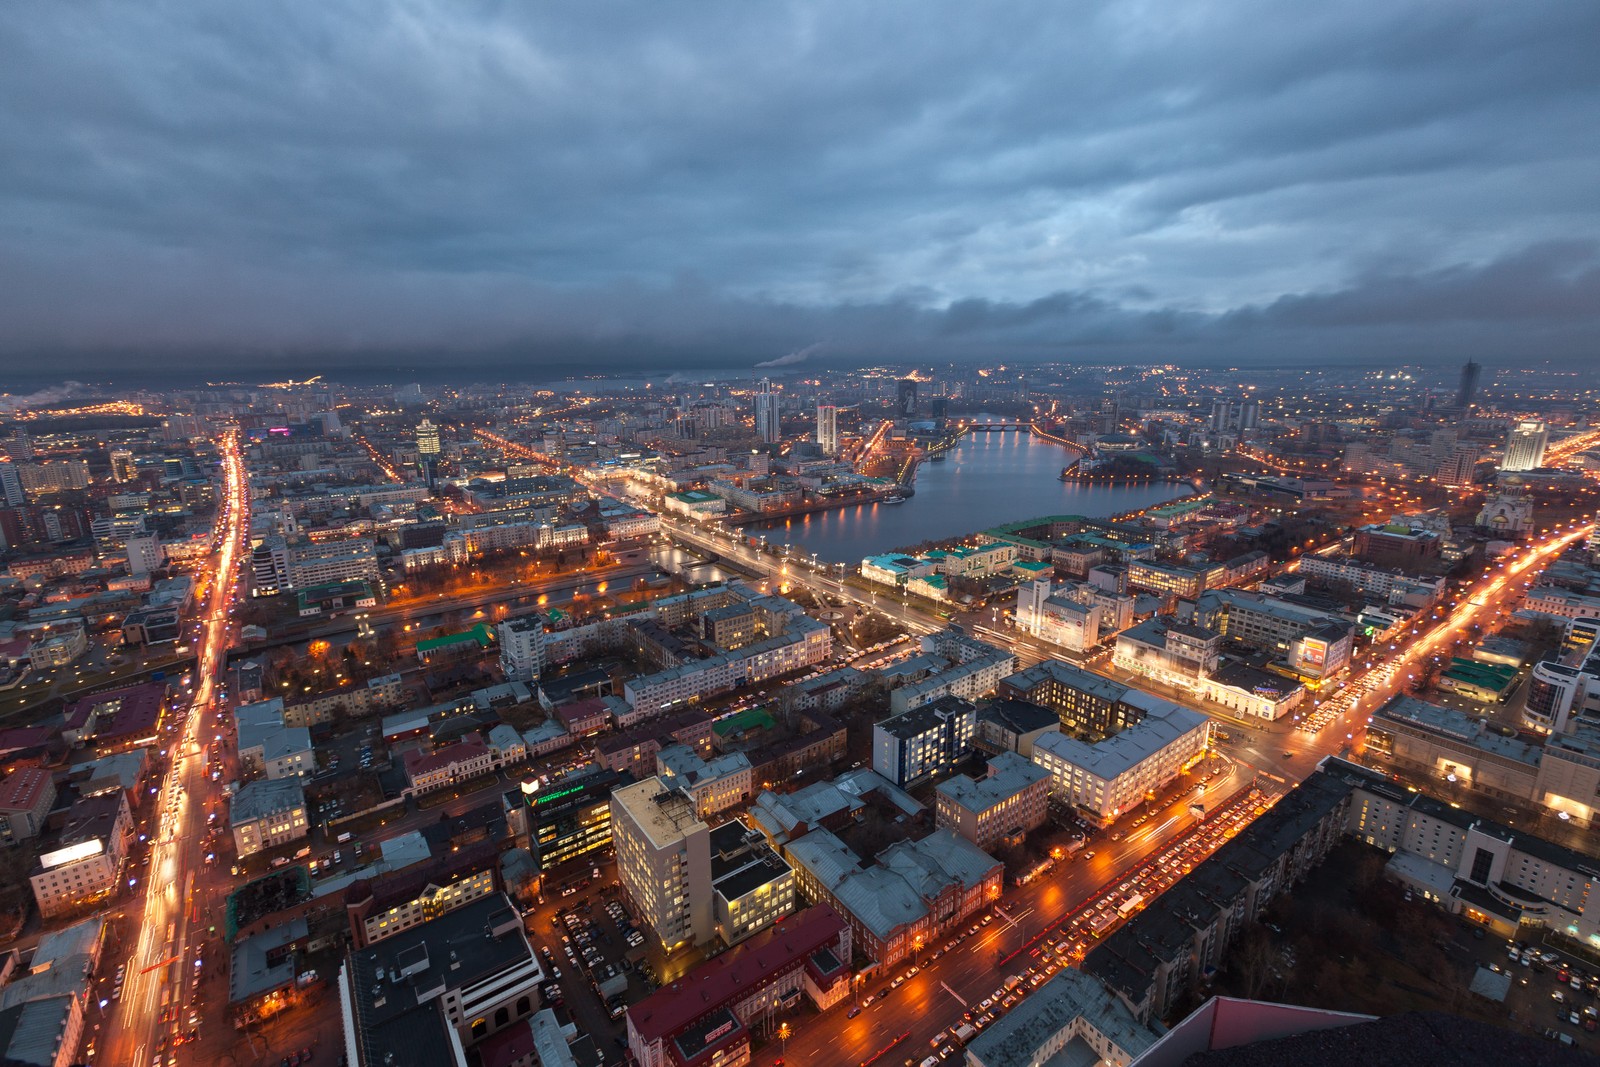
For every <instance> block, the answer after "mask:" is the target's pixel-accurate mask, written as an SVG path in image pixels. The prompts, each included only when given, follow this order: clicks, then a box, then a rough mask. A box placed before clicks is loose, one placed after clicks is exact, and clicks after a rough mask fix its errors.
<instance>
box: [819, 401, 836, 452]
mask: <svg viewBox="0 0 1600 1067" xmlns="http://www.w3.org/2000/svg"><path fill="white" fill-rule="evenodd" d="M817 447H818V448H819V449H821V450H822V454H823V455H824V456H837V455H838V454H839V409H838V408H836V407H834V406H833V405H832V404H818V405H817Z"/></svg>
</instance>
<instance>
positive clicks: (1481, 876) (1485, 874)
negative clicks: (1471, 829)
mask: <svg viewBox="0 0 1600 1067" xmlns="http://www.w3.org/2000/svg"><path fill="white" fill-rule="evenodd" d="M1493 865H1494V853H1492V852H1490V851H1489V850H1488V849H1486V848H1480V849H1478V850H1477V854H1476V855H1474V856H1473V857H1472V875H1471V876H1470V878H1469V879H1468V881H1471V882H1476V883H1477V884H1478V885H1486V884H1488V881H1489V869H1490V868H1491V867H1492V866H1493Z"/></svg>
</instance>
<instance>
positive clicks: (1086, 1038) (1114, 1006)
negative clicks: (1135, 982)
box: [966, 968, 1166, 1067]
mask: <svg viewBox="0 0 1600 1067" xmlns="http://www.w3.org/2000/svg"><path fill="white" fill-rule="evenodd" d="M1165 1032H1166V1031H1165V1029H1164V1028H1162V1027H1160V1026H1152V1025H1150V1024H1149V1023H1145V1022H1141V1021H1140V1020H1139V1019H1138V1018H1137V1017H1136V1016H1135V1015H1134V1014H1133V1012H1132V1011H1130V1010H1129V1009H1128V1006H1127V1005H1126V1004H1124V1003H1123V1002H1122V1000H1121V999H1120V998H1119V997H1118V996H1117V995H1116V994H1115V993H1113V992H1111V991H1110V990H1109V989H1107V988H1106V986H1105V984H1104V983H1103V982H1101V981H1100V980H1099V979H1097V978H1094V977H1092V976H1090V975H1087V974H1084V973H1083V972H1082V971H1079V970H1076V969H1073V968H1068V969H1066V970H1064V971H1062V972H1060V973H1059V974H1057V975H1056V976H1055V977H1054V978H1052V979H1050V981H1048V982H1046V983H1045V984H1044V985H1043V986H1040V987H1039V988H1038V989H1037V990H1035V991H1034V992H1033V993H1031V994H1029V995H1028V996H1026V997H1024V998H1023V999H1022V1002H1021V1003H1020V1004H1018V1005H1017V1006H1016V1007H1014V1008H1012V1009H1011V1010H1010V1011H1008V1012H1006V1013H1005V1015H1004V1016H1002V1017H1001V1018H1000V1019H999V1020H998V1021H996V1022H995V1023H994V1025H992V1026H990V1027H989V1028H988V1029H987V1030H985V1031H984V1032H983V1033H981V1034H979V1035H978V1036H977V1037H975V1038H973V1039H972V1041H971V1042H969V1043H968V1045H967V1049H966V1067H1040V1065H1042V1064H1046V1063H1050V1064H1055V1063H1058V1062H1059V1063H1061V1064H1068V1063H1073V1064H1095V1065H1099V1064H1108V1065H1115V1067H1126V1065H1128V1064H1130V1063H1132V1062H1133V1061H1134V1059H1135V1058H1136V1057H1137V1056H1139V1055H1140V1054H1142V1053H1143V1052H1145V1051H1146V1050H1147V1049H1149V1048H1150V1047H1151V1046H1152V1045H1154V1044H1155V1043H1156V1042H1157V1041H1159V1040H1160V1039H1161V1035H1162V1034H1164V1033H1165Z"/></svg>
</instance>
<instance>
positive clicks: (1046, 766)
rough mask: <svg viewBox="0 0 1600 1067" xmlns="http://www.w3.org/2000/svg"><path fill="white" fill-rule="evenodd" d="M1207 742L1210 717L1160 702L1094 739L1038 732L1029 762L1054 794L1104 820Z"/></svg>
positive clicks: (1180, 768) (1187, 762)
mask: <svg viewBox="0 0 1600 1067" xmlns="http://www.w3.org/2000/svg"><path fill="white" fill-rule="evenodd" d="M1210 743H1211V720H1210V719H1208V718H1206V717H1205V716H1204V715H1202V714H1200V713H1199V712H1198V711H1191V710H1189V709H1188V708H1185V707H1182V706H1180V705H1177V704H1172V703H1164V705H1160V706H1154V707H1152V708H1151V709H1150V710H1149V711H1148V712H1147V713H1146V715H1145V717H1144V719H1143V720H1142V721H1141V722H1139V723H1138V724H1137V725H1134V726H1130V727H1128V728H1127V729H1126V730H1123V731H1122V732H1121V733H1118V734H1115V735H1113V736H1112V737H1109V738H1107V739H1105V740H1103V741H1100V742H1098V743H1095V744H1088V743H1086V742H1083V741H1079V740H1078V739H1077V738H1074V737H1069V736H1067V735H1066V734H1056V735H1046V736H1044V737H1041V738H1040V739H1039V740H1038V741H1036V742H1035V743H1034V746H1033V762H1034V763H1036V764H1038V765H1039V767H1040V768H1042V769H1043V770H1044V771H1046V772H1047V773H1048V774H1049V776H1050V779H1051V788H1050V791H1051V793H1053V794H1054V795H1055V796H1056V797H1057V798H1059V799H1060V800H1062V801H1064V802H1065V803H1068V804H1071V805H1073V806H1075V807H1076V808H1078V809H1079V810H1080V811H1084V812H1088V813H1089V814H1090V815H1092V816H1093V817H1094V818H1096V819H1099V820H1101V821H1102V822H1107V823H1109V822H1112V821H1113V820H1115V819H1116V818H1117V817H1118V816H1120V815H1122V814H1123V813H1125V812H1127V811H1129V810H1131V809H1132V808H1133V807H1134V806H1135V805H1137V804H1139V803H1141V802H1142V801H1143V800H1144V799H1145V798H1146V797H1147V796H1150V795H1153V794H1154V793H1155V792H1156V791H1157V790H1159V789H1161V788H1163V787H1164V786H1165V785H1166V784H1167V783H1168V782H1170V781H1172V780H1173V779H1174V778H1176V777H1177V776H1178V775H1180V774H1182V773H1183V772H1184V771H1186V770H1187V769H1188V768H1189V767H1191V766H1193V765H1194V763H1196V762H1197V761H1198V760H1200V759H1202V758H1203V757H1204V756H1205V753H1206V749H1207V747H1208V746H1209V745H1210Z"/></svg>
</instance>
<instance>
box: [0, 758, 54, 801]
mask: <svg viewBox="0 0 1600 1067" xmlns="http://www.w3.org/2000/svg"><path fill="white" fill-rule="evenodd" d="M49 788H50V772H49V771H46V770H41V769H40V768H38V767H23V768H22V769H20V770H17V771H13V772H12V774H11V776H10V777H9V778H7V779H6V780H5V781H3V782H0V811H32V810H33V809H34V807H35V806H36V805H38V803H39V799H40V798H41V797H42V796H43V795H44V793H45V790H47V789H49Z"/></svg>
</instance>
